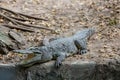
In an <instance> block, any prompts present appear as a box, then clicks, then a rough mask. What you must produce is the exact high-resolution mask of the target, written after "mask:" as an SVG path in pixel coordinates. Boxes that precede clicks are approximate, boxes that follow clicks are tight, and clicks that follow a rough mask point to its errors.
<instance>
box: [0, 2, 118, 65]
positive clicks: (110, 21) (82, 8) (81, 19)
mask: <svg viewBox="0 0 120 80" xmlns="http://www.w3.org/2000/svg"><path fill="white" fill-rule="evenodd" d="M0 6H2V7H4V8H7V9H10V10H12V11H16V12H20V13H24V14H27V15H32V16H35V17H40V18H44V19H47V20H48V21H34V22H33V24H37V25H40V26H43V27H47V28H50V29H54V30H55V33H53V32H50V31H46V30H41V29H40V30H37V31H36V32H34V33H30V32H23V31H19V30H17V31H18V32H20V33H23V35H24V36H25V39H26V40H27V42H28V47H29V46H37V45H40V43H41V42H42V40H43V38H44V37H47V38H51V37H67V36H71V35H72V34H73V33H75V32H76V31H79V30H82V29H84V28H90V27H95V28H96V30H97V32H96V33H95V34H94V35H93V36H92V37H91V38H90V40H89V42H88V50H89V51H88V53H87V54H85V55H75V56H74V57H73V56H72V57H70V58H68V60H74V59H81V60H95V61H96V62H99V63H104V61H105V60H109V59H113V60H116V59H117V60H118V59H120V0H0ZM1 21H2V20H1V19H0V22H1ZM25 23H27V22H25ZM28 23H29V22H28ZM18 58H19V59H18ZM22 58H23V56H22ZM22 58H21V55H19V56H18V55H17V54H12V53H9V54H8V55H4V56H3V55H1V57H0V60H1V62H3V63H9V62H10V63H14V62H17V61H20V60H21V59H22Z"/></svg>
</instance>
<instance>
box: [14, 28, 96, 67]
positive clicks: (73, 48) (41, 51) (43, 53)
mask: <svg viewBox="0 0 120 80" xmlns="http://www.w3.org/2000/svg"><path fill="white" fill-rule="evenodd" d="M94 33H95V29H94V28H88V29H84V30H82V31H78V32H77V33H75V34H74V35H73V36H71V37H66V38H59V39H55V40H52V41H50V42H48V41H47V42H45V43H44V45H43V46H39V47H30V48H27V49H24V50H14V51H13V52H17V53H20V54H32V53H33V54H35V55H36V56H35V57H33V58H31V59H28V60H24V61H22V62H21V63H19V64H17V65H21V66H23V67H29V66H31V65H33V64H35V63H43V62H46V61H50V60H52V59H56V62H55V66H56V67H59V66H60V65H61V64H62V61H63V60H64V59H65V58H66V57H68V56H71V55H74V54H76V53H80V54H84V53H87V39H88V38H89V37H90V36H92V35H93V34H94Z"/></svg>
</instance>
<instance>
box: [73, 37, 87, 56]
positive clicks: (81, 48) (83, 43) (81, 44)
mask: <svg viewBox="0 0 120 80" xmlns="http://www.w3.org/2000/svg"><path fill="white" fill-rule="evenodd" d="M74 43H75V45H76V47H77V48H78V53H80V54H85V53H87V40H86V39H81V40H79V41H78V40H75V41H74Z"/></svg>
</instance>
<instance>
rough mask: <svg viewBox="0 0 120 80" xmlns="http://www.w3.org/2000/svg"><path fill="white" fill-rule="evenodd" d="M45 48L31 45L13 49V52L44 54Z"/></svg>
mask: <svg viewBox="0 0 120 80" xmlns="http://www.w3.org/2000/svg"><path fill="white" fill-rule="evenodd" d="M44 51H45V48H44V47H30V48H27V49H24V50H13V52H15V53H19V54H32V53H35V54H42V53H44Z"/></svg>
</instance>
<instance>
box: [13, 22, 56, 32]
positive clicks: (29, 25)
mask: <svg viewBox="0 0 120 80" xmlns="http://www.w3.org/2000/svg"><path fill="white" fill-rule="evenodd" d="M15 22H17V23H18V24H21V25H24V26H27V27H34V28H38V29H45V30H49V31H54V30H53V29H48V28H44V27H40V26H37V25H32V24H25V23H23V22H20V21H18V20H15Z"/></svg>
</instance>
